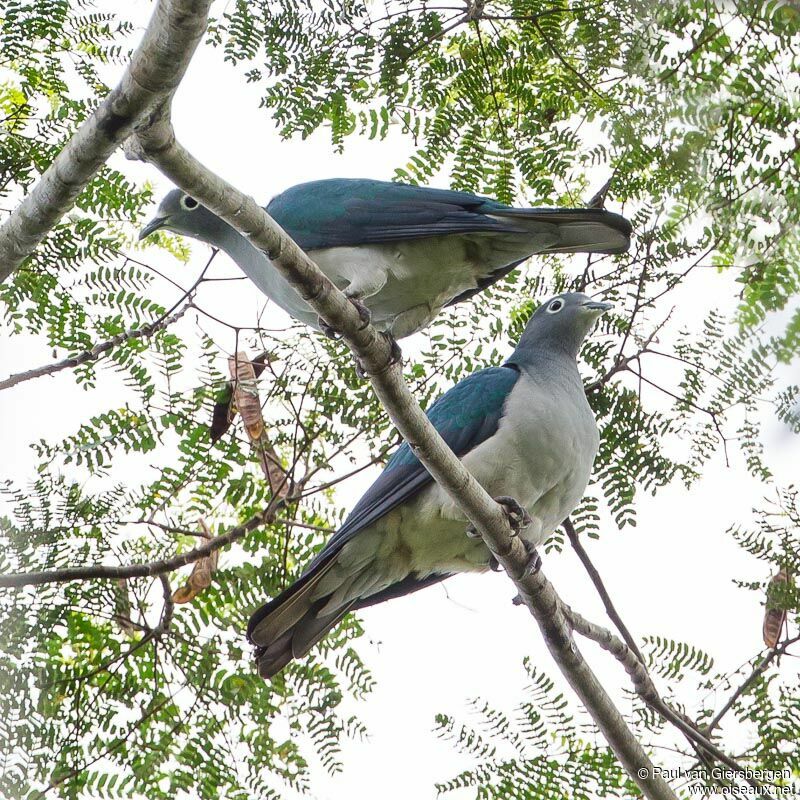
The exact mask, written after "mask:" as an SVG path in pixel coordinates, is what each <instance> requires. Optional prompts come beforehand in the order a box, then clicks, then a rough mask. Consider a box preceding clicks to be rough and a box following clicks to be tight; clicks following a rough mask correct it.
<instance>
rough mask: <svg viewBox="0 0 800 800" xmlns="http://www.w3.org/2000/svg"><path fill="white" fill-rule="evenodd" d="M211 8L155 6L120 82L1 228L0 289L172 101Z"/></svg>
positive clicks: (172, 2)
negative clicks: (134, 135) (123, 147)
mask: <svg viewBox="0 0 800 800" xmlns="http://www.w3.org/2000/svg"><path fill="white" fill-rule="evenodd" d="M210 5H211V0H159V2H158V3H157V5H156V8H155V11H154V12H153V16H152V17H151V18H150V23H149V24H148V26H147V29H146V30H145V33H144V36H143V37H142V41H141V42H140V43H139V46H138V47H137V48H136V50H135V52H134V53H133V56H132V57H131V61H130V63H129V64H128V67H127V68H126V70H125V73H124V74H123V76H122V79H121V80H120V82H119V83H118V84H117V86H116V87H114V88H113V89H112V90H111V91H110V92H109V94H108V96H107V97H106V98H105V100H103V102H102V103H100V105H99V106H98V107H97V108H96V109H95V111H94V112H93V113H92V114H91V116H89V117H88V118H87V119H86V120H85V121H84V122H83V123H82V124H81V126H80V127H79V128H78V130H77V132H76V133H75V135H74V136H73V137H72V138H71V139H70V140H69V142H68V143H67V145H66V146H65V147H64V149H63V150H62V151H61V152H60V153H59V154H58V155H57V156H56V157H55V159H54V160H53V162H52V164H50V166H49V167H48V168H47V170H46V171H45V173H44V174H43V175H42V177H41V178H40V179H39V181H38V182H37V183H36V185H35V186H34V187H33V189H32V190H31V191H30V193H29V194H28V195H27V196H26V197H25V199H24V200H23V201H22V202H21V203H20V205H19V206H18V207H17V208H16V209H15V210H14V211H13V212H12V214H11V216H10V217H9V218H8V219H7V220H6V221H5V222H4V223H3V225H2V226H0V282H2V281H4V280H5V279H6V278H7V277H8V276H9V275H11V274H12V273H13V272H14V271H15V270H16V269H17V268H18V267H19V266H20V264H22V262H23V261H24V260H25V259H26V258H27V257H28V256H29V255H30V254H31V253H32V252H33V251H34V249H35V248H36V246H37V245H38V244H39V242H40V241H41V240H42V239H43V238H44V236H45V235H46V234H47V232H48V231H50V230H51V229H52V228H53V227H54V226H55V225H56V223H57V222H58V221H59V219H61V217H62V216H63V215H64V214H65V213H66V212H67V211H68V210H69V209H70V208H71V207H72V204H73V203H74V201H75V198H76V197H77V196H78V194H79V193H80V192H81V191H82V190H83V189H84V187H85V186H86V185H87V184H88V183H89V181H90V180H91V179H92V178H93V177H94V175H95V173H96V172H97V171H98V170H99V169H100V168H101V167H102V166H103V164H104V163H105V162H106V161H107V160H108V157H109V156H110V155H111V154H112V153H113V152H114V150H116V148H117V147H118V146H119V145H120V144H121V143H122V142H123V141H125V139H126V138H127V137H128V136H129V135H130V134H131V132H132V130H133V128H134V126H135V125H136V124H137V123H139V122H140V121H141V120H142V119H143V118H144V117H145V116H146V115H147V114H148V113H149V112H150V111H152V110H153V109H154V108H155V107H156V106H157V105H158V104H159V103H161V102H163V101H164V100H165V99H166V98H168V97H170V96H171V95H172V93H173V92H174V91H175V89H176V88H177V86H178V84H179V83H180V81H181V79H182V78H183V75H184V73H185V71H186V68H187V66H188V65H189V61H190V60H191V57H192V55H193V54H194V51H195V48H196V47H197V45H198V43H199V42H200V38H201V37H202V35H203V33H204V32H205V29H206V20H207V16H208V9H209V6H210Z"/></svg>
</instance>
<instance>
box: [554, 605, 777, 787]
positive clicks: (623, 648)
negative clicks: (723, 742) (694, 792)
mask: <svg viewBox="0 0 800 800" xmlns="http://www.w3.org/2000/svg"><path fill="white" fill-rule="evenodd" d="M564 613H565V615H566V617H567V621H568V623H569V625H570V626H571V627H572V628H573V629H574V630H575V631H576V632H577V633H579V634H581V636H585V637H586V638H587V639H591V640H592V641H594V642H597V644H599V645H600V647H602V648H603V649H604V650H607V651H608V652H609V653H611V655H613V656H614V658H616V659H617V660H618V661H619V662H620V664H622V666H623V667H624V669H625V671H626V672H627V673H628V675H629V676H630V679H631V682H632V683H633V687H634V689H635V690H636V693H637V694H638V695H639V696H640V697H641V698H642V700H644V701H645V703H647V705H649V706H650V708H652V709H653V710H654V711H656V712H657V713H658V714H660V715H661V716H662V717H663V718H664V719H665V720H667V722H670V723H672V724H673V725H674V726H675V727H676V728H677V729H678V730H679V731H681V733H683V735H684V736H686V738H687V739H688V740H689V741H690V742H691V743H692V744H693V745H696V746H697V747H698V748H700V750H704V751H706V752H707V753H708V754H709V755H710V756H712V757H713V758H715V759H717V761H719V762H720V763H722V764H725V765H726V766H728V767H730V768H731V769H732V770H734V771H735V772H737V773H739V775H741V776H743V779H744V780H745V781H747V783H749V784H750V785H751V786H754V787H756V788H763V787H762V785H761V784H760V783H758V782H757V781H754V780H753V779H752V778H751V777H750V774H749V773H750V770H748V769H747V768H745V767H743V766H742V765H741V764H739V762H738V761H736V760H735V759H733V758H731V757H730V756H729V755H728V754H727V753H726V752H724V751H723V750H720V749H719V748H718V747H717V746H716V745H715V744H714V743H713V742H711V741H710V740H709V739H708V737H707V736H706V735H705V733H704V732H703V731H701V730H699V729H698V728H697V727H696V726H695V725H694V723H692V722H691V721H690V720H689V719H687V718H686V717H684V716H683V715H682V714H680V713H678V712H677V711H675V709H673V708H672V707H670V706H669V705H668V704H667V703H666V702H665V701H664V699H663V698H662V697H661V695H660V694H659V693H658V690H657V689H656V687H655V684H654V683H653V681H652V678H651V677H650V675H649V674H648V672H647V669H646V668H645V666H644V664H643V663H642V661H640V660H639V658H638V657H637V656H636V654H635V653H634V652H633V650H631V648H630V647H629V646H628V645H627V644H626V643H625V642H623V641H622V640H621V639H620V638H619V637H618V636H615V635H614V634H613V633H611V631H609V630H608V629H606V628H603V627H602V626H601V625H597V624H595V623H594V622H589V620H587V619H585V618H584V617H582V616H581V615H580V614H579V613H578V612H577V611H573V610H572V609H571V608H568V607H566V606H565V607H564Z"/></svg>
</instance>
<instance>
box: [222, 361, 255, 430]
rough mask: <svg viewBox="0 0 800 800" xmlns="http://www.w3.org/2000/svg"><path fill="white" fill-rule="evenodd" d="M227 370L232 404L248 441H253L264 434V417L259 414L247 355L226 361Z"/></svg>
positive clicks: (253, 374) (253, 378) (251, 369)
mask: <svg viewBox="0 0 800 800" xmlns="http://www.w3.org/2000/svg"><path fill="white" fill-rule="evenodd" d="M228 369H229V370H230V373H231V378H232V379H233V402H234V404H235V405H236V410H237V411H238V412H239V414H241V416H242V421H243V422H244V427H245V430H246V431H247V435H248V436H249V437H250V441H255V440H257V439H258V438H259V437H260V436H261V434H262V433H263V432H264V416H263V415H262V413H261V400H260V399H259V396H258V385H257V384H256V371H255V368H254V367H253V365H252V364H251V363H250V359H249V358H248V357H247V353H241V352H239V353H236V355H234V356H231V357H230V358H229V359H228Z"/></svg>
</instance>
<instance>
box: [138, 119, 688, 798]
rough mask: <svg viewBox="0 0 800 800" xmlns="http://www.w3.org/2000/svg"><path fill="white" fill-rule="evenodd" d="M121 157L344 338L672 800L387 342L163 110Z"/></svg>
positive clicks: (594, 711) (622, 744)
mask: <svg viewBox="0 0 800 800" xmlns="http://www.w3.org/2000/svg"><path fill="white" fill-rule="evenodd" d="M128 153H129V155H131V157H143V158H146V159H147V160H150V161H151V162H152V163H154V164H155V165H156V166H157V167H158V168H159V169H160V170H161V171H162V172H163V173H164V174H165V175H166V176H167V177H169V178H170V179H171V180H172V181H173V182H174V183H175V184H176V185H178V186H179V187H180V188H181V189H182V190H183V191H185V192H188V193H189V194H191V195H192V196H193V197H195V198H196V199H197V200H199V201H200V202H201V203H202V204H203V205H205V206H206V207H207V208H209V209H211V211H213V212H214V213H215V214H217V215H219V216H220V217H222V218H223V219H224V220H225V221H226V222H228V223H229V224H231V225H233V226H234V227H235V228H236V229H237V230H239V231H240V232H241V233H242V234H244V235H245V236H247V237H248V238H249V239H250V241H251V243H252V244H253V245H254V246H255V247H257V248H259V249H260V250H262V251H263V252H264V253H266V255H267V256H268V257H269V259H270V260H271V261H272V263H273V264H274V265H275V267H276V269H278V270H279V271H280V272H281V274H283V276H284V277H285V278H286V279H287V280H288V281H289V282H290V283H291V284H292V285H293V286H294V287H295V288H296V289H297V290H298V292H299V293H300V295H301V296H302V297H303V298H304V299H305V300H307V301H308V302H309V303H310V304H311V306H312V307H313V308H314V309H315V310H316V311H317V313H318V314H319V315H320V316H321V317H322V318H323V319H325V320H326V321H327V323H328V324H329V325H330V326H331V327H333V328H334V329H336V330H338V331H339V332H341V334H342V336H343V338H344V340H345V341H346V342H347V343H348V345H349V346H350V348H351V350H352V351H353V353H354V354H355V355H356V357H357V358H358V359H359V361H360V362H361V364H362V365H363V367H364V369H365V371H366V373H367V374H368V375H369V376H370V379H371V382H372V385H373V387H374V389H375V392H376V394H377V395H378V398H379V399H380V401H381V403H382V404H383V406H384V408H385V409H386V410H387V412H388V413H389V416H390V417H391V419H392V422H394V424H395V425H396V426H397V428H398V429H399V430H400V432H401V434H402V435H403V437H404V438H405V440H406V441H407V442H408V443H409V445H410V447H411V448H412V450H413V452H414V453H415V454H416V455H417V457H418V458H419V459H420V461H421V462H422V463H423V464H424V465H425V467H426V469H427V470H428V471H429V472H430V473H431V475H432V477H433V478H434V479H435V480H436V481H437V482H438V483H439V484H440V485H441V486H442V488H443V489H444V490H445V491H446V492H447V493H448V494H449V495H450V497H451V498H452V499H453V500H454V501H455V502H456V503H457V504H458V506H459V507H460V508H461V509H462V511H463V512H464V513H465V515H466V516H467V518H468V519H469V521H470V522H472V524H473V525H474V526H475V528H476V529H477V530H478V531H479V532H480V533H481V536H482V537H483V539H484V541H485V543H486V545H487V546H488V547H489V549H490V551H491V552H492V553H493V554H494V556H495V558H497V560H498V562H499V563H500V564H501V565H502V566H503V568H504V569H505V570H506V572H507V573H508V574H509V576H510V577H511V578H512V580H513V581H514V583H515V584H516V587H517V589H518V591H519V594H520V596H521V597H522V599H523V601H524V603H525V605H526V606H527V607H528V609H529V610H530V611H531V613H532V614H533V616H534V617H535V618H536V621H537V622H538V624H539V627H540V629H541V631H542V633H543V635H544V638H545V642H546V644H547V647H548V649H549V650H550V652H551V654H552V656H553V658H554V659H555V661H556V663H557V664H558V666H559V668H560V669H561V671H562V673H563V674H564V676H565V677H566V679H567V680H568V682H569V683H570V685H571V686H572V688H573V689H574V690H575V692H576V693H577V695H578V696H579V697H580V699H581V701H582V702H583V704H584V706H585V707H586V708H587V710H588V711H589V713H590V714H591V716H592V718H593V719H594V721H595V723H596V724H597V726H598V727H599V728H600V730H601V731H602V732H603V734H604V735H605V737H606V739H607V740H608V742H609V744H610V745H611V747H612V749H613V750H614V752H615V753H616V755H617V757H618V758H619V760H620V762H621V763H622V764H623V765H624V767H625V769H626V770H627V772H628V774H629V775H630V776H631V779H632V780H633V781H634V782H635V783H636V784H637V785H638V786H639V788H640V789H641V791H642V792H643V793H644V794H645V796H646V797H648V798H653V800H667V799H669V800H675V795H674V793H673V792H672V790H671V789H670V787H669V786H668V784H667V783H666V782H665V781H664V780H663V779H662V778H661V776H660V775H658V774H655V773H654V770H653V765H652V763H651V761H650V759H649V757H648V756H647V754H646V753H645V751H644V749H643V748H642V746H641V744H640V743H639V742H638V740H637V739H636V737H635V736H634V735H633V733H632V732H631V730H630V729H629V728H628V726H627V724H626V722H625V720H624V719H623V717H622V715H621V713H620V712H619V710H618V709H617V708H616V707H615V706H614V703H613V701H612V700H611V698H610V697H609V695H608V693H607V692H606V691H605V689H604V688H603V686H602V684H601V683H600V682H599V681H598V679H597V677H596V676H595V675H594V673H593V672H592V670H591V669H590V667H589V665H588V664H587V663H586V661H585V660H584V658H583V656H582V655H581V653H580V651H579V650H578V647H577V645H576V644H575V641H574V639H573V637H572V630H571V627H570V625H569V623H568V622H567V619H566V617H565V615H564V610H563V604H562V602H561V600H560V598H559V597H558V595H557V594H556V592H555V589H554V588H553V586H552V585H551V584H550V582H549V581H548V580H547V578H545V576H544V575H543V574H542V573H541V572H539V573H537V574H535V575H530V576H529V575H526V572H525V570H526V565H527V560H528V555H527V553H526V552H525V548H524V547H523V545H522V543H521V542H520V541H519V539H518V538H515V537H512V535H511V530H510V528H509V525H508V522H507V520H506V516H505V514H504V513H503V511H502V509H501V508H500V506H499V505H498V504H497V503H495V502H494V500H492V498H491V497H489V495H488V494H487V493H486V491H485V490H484V489H483V487H481V486H480V484H479V483H478V482H477V481H476V480H475V478H473V477H472V475H470V473H469V472H468V471H467V470H466V468H465V467H464V465H463V464H462V463H461V462H460V461H459V460H458V458H456V456H455V455H454V454H453V452H452V451H451V450H450V449H449V448H448V447H447V445H446V444H445V443H444V441H443V440H442V439H441V437H440V436H439V434H438V433H437V432H436V430H435V429H434V428H433V426H432V425H431V424H430V422H429V421H428V419H427V417H426V416H425V414H424V413H423V411H422V409H421V408H420V407H419V405H418V404H417V402H416V401H415V400H414V398H413V396H412V395H411V393H410V392H409V390H408V387H407V386H406V384H405V382H404V380H403V377H402V371H401V369H400V367H399V366H398V365H397V364H395V363H393V362H392V358H391V345H390V343H389V342H388V341H387V340H386V338H385V337H383V336H382V335H380V334H379V333H378V332H377V331H376V330H375V329H374V328H373V327H372V326H371V325H367V326H364V323H363V320H362V319H361V318H360V316H359V314H358V312H357V311H356V309H355V308H354V307H353V305H352V304H351V303H350V302H348V300H347V299H346V298H345V296H344V295H343V294H342V293H341V292H340V291H339V290H338V289H337V288H336V287H335V286H334V285H333V284H332V283H331V282H330V281H329V280H328V279H327V278H326V277H325V276H324V275H323V274H322V273H321V272H320V270H319V269H318V268H317V266H316V265H315V264H314V263H313V262H312V261H311V260H310V259H309V258H308V256H307V255H306V254H305V253H303V251H302V250H300V248H299V247H298V246H297V245H296V244H295V243H294V242H293V241H292V240H291V239H290V238H289V237H288V236H287V235H286V233H285V232H284V231H282V230H281V228H280V227H279V226H278V225H277V223H275V222H274V220H272V219H271V218H270V217H269V215H268V214H267V213H266V212H265V211H264V210H263V209H262V208H260V207H259V206H258V205H257V204H256V202H255V201H254V200H253V199H252V198H249V197H247V196H246V195H244V194H242V193H241V192H239V191H237V190H236V189H235V188H234V187H233V186H231V185H230V184H228V183H227V182H225V181H224V180H222V179H221V178H219V177H218V176H216V175H214V173H212V172H211V171H210V170H208V169H206V168H205V167H204V166H203V165H202V164H201V163H200V162H199V161H197V159H195V158H194V157H193V156H192V155H191V154H190V153H189V152H188V151H187V150H186V149H185V148H183V147H182V146H181V145H180V144H179V143H178V142H177V141H176V139H175V134H174V131H173V129H172V125H171V123H170V120H169V117H168V109H167V108H166V107H165V108H163V109H162V113H161V114H160V115H159V116H158V117H157V118H155V119H153V122H152V124H151V125H149V126H148V127H144V128H141V129H139V130H137V133H136V136H135V141H134V142H132V143H130V145H129V146H128Z"/></svg>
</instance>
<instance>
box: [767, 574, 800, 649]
mask: <svg viewBox="0 0 800 800" xmlns="http://www.w3.org/2000/svg"><path fill="white" fill-rule="evenodd" d="M793 588H794V581H793V580H792V576H791V575H790V574H789V571H788V570H787V569H786V568H785V567H784V568H783V569H781V570H780V572H778V573H777V574H775V575H773V576H772V578H771V580H770V582H769V583H768V584H767V603H766V611H765V612H764V627H763V636H764V644H765V645H766V646H767V647H776V646H777V645H778V642H779V641H780V639H781V632H782V631H783V628H784V626H785V625H786V596H787V594H788V593H789V591H790V590H791V589H793Z"/></svg>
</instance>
